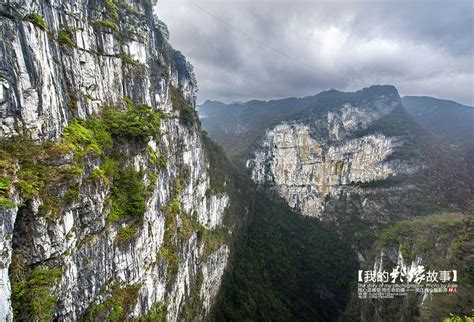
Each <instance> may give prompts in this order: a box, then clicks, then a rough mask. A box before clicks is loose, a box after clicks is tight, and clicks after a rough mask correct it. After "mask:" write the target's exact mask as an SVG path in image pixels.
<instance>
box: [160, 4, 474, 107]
mask: <svg viewBox="0 0 474 322" xmlns="http://www.w3.org/2000/svg"><path fill="white" fill-rule="evenodd" d="M156 13H157V15H158V17H159V18H160V19H161V20H163V21H164V22H165V23H166V24H167V25H168V28H169V31H170V34H171V37H170V42H171V44H173V46H174V47H175V48H176V49H178V50H180V51H181V52H182V53H183V54H184V55H185V56H186V57H187V58H188V60H189V61H190V62H191V63H192V64H193V65H194V68H195V73H196V77H197V81H198V86H199V93H198V101H199V102H202V101H204V100H206V99H212V100H221V101H224V102H231V101H237V100H239V101H240V100H241V101H246V100H250V99H271V98H281V97H288V96H298V97H300V96H306V95H313V94H316V93H318V92H320V91H323V90H327V89H331V88H336V89H339V90H350V91H352V90H357V89H359V88H362V87H365V86H369V85H372V84H393V85H395V86H396V87H397V88H398V90H399V91H400V94H401V95H427V96H434V97H439V98H446V99H451V100H455V101H458V102H461V103H464V104H469V105H474V54H473V48H474V19H473V17H474V2H473V1H471V0H469V1H459V0H454V1H453V0H450V1H408V0H407V1H400V0H397V1H395V0H391V1H382V0H379V1H301V0H286V1H283V0H273V1H270V0H267V1H258V0H257V1H242V0H240V1H238V0H220V1H205V0H198V1H197V0H158V5H157V7H156Z"/></svg>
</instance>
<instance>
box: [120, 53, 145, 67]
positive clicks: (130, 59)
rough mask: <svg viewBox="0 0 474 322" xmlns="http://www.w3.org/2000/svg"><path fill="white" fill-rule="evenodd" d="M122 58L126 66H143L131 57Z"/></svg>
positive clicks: (123, 56) (122, 56)
mask: <svg viewBox="0 0 474 322" xmlns="http://www.w3.org/2000/svg"><path fill="white" fill-rule="evenodd" d="M120 58H121V59H122V61H123V62H124V63H126V64H129V65H132V66H140V65H141V64H140V63H139V62H138V61H137V60H135V59H133V58H132V57H130V56H128V55H121V56H120Z"/></svg>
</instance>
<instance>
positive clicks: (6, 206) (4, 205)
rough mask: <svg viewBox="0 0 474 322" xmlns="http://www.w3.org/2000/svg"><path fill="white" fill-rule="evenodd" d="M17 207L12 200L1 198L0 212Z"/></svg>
mask: <svg viewBox="0 0 474 322" xmlns="http://www.w3.org/2000/svg"><path fill="white" fill-rule="evenodd" d="M14 207H16V203H14V202H13V201H11V200H10V199H7V198H3V197H0V210H5V209H10V208H14Z"/></svg>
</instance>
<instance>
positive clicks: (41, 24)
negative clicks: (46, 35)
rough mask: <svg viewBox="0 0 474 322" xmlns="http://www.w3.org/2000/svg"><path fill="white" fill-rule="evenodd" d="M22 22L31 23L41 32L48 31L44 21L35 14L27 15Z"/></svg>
mask: <svg viewBox="0 0 474 322" xmlns="http://www.w3.org/2000/svg"><path fill="white" fill-rule="evenodd" d="M24 20H25V21H29V22H31V23H32V24H34V25H35V26H37V27H38V28H40V29H41V30H44V31H46V30H47V29H48V27H47V26H46V22H45V21H44V19H43V17H41V16H40V15H39V14H37V13H36V12H33V13H31V14H29V15H27V16H26V17H25V18H24Z"/></svg>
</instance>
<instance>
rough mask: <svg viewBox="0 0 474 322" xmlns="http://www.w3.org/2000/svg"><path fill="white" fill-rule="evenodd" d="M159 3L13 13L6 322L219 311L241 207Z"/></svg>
mask: <svg viewBox="0 0 474 322" xmlns="http://www.w3.org/2000/svg"><path fill="white" fill-rule="evenodd" d="M152 5H154V3H152V2H150V1H122V2H120V3H118V2H115V1H108V0H107V1H101V0H98V1H93V0H91V1H82V0H70V1H27V0H25V1H9V2H8V3H6V4H5V3H3V4H1V5H0V14H1V19H2V25H1V36H2V37H1V40H0V52H1V55H0V57H1V69H0V89H1V90H0V115H1V116H2V123H1V125H0V137H1V146H0V150H1V151H0V152H1V153H0V156H1V162H0V164H1V166H0V179H1V183H2V189H1V196H0V197H1V199H0V201H1V207H0V234H1V236H2V238H1V241H0V243H1V249H2V256H1V259H0V268H1V276H0V278H1V288H2V290H1V292H0V293H1V296H0V319H2V320H11V319H12V317H13V314H15V315H16V318H18V319H26V320H34V319H46V320H47V319H50V318H54V319H59V320H64V319H65V320H76V319H79V318H81V317H86V318H88V319H99V320H100V319H105V318H107V317H110V318H112V317H113V318H120V319H126V318H127V319H128V318H137V317H139V316H144V315H147V316H148V317H149V318H151V319H153V320H163V319H168V320H171V321H175V320H178V319H181V318H189V319H190V318H198V317H203V316H204V315H205V314H206V312H207V311H208V310H209V308H210V306H211V304H212V302H213V299H214V297H215V295H216V293H217V290H218V288H219V285H220V280H221V276H222V274H223V271H224V268H225V267H226V263H227V258H228V254H229V247H228V246H227V245H226V238H227V237H226V236H227V235H228V229H229V228H230V227H231V226H232V225H233V224H232V223H231V222H229V221H227V226H224V210H225V209H227V208H228V205H229V202H230V199H229V196H228V194H227V192H226V189H225V188H223V189H219V190H216V189H214V187H213V186H212V184H211V181H210V177H209V163H208V155H207V152H206V149H205V147H204V146H203V142H202V134H201V130H200V124H199V122H198V120H197V115H196V113H195V111H194V105H195V103H194V96H195V90H196V84H195V80H194V76H193V72H192V67H191V65H190V64H189V63H188V62H187V61H186V60H185V58H184V57H183V56H182V55H181V54H180V53H179V52H177V51H175V50H174V49H173V48H171V47H170V45H169V44H168V42H167V37H168V33H167V30H166V26H165V25H164V24H163V23H162V22H161V21H159V20H157V19H156V18H155V17H153V15H152Z"/></svg>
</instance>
